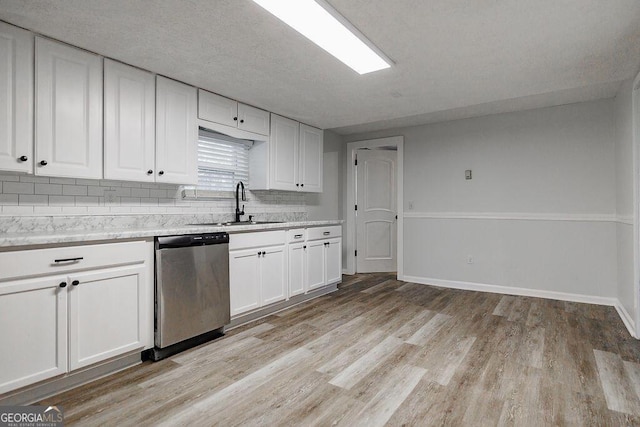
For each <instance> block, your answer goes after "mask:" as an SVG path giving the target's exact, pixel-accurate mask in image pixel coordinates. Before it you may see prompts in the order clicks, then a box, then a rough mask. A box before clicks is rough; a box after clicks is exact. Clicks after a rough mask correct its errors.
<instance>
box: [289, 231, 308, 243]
mask: <svg viewBox="0 0 640 427" xmlns="http://www.w3.org/2000/svg"><path fill="white" fill-rule="evenodd" d="M306 237H307V231H306V230H305V229H304V228H296V229H295V230H289V231H287V242H288V243H295V242H304V240H305V239H306Z"/></svg>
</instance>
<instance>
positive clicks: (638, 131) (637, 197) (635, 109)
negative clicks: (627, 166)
mask: <svg viewBox="0 0 640 427" xmlns="http://www.w3.org/2000/svg"><path fill="white" fill-rule="evenodd" d="M631 91H632V92H631V115H632V117H631V123H632V135H631V137H632V150H633V236H634V238H633V294H634V301H633V305H634V311H635V313H634V318H633V319H632V320H633V322H634V324H633V325H632V328H633V329H634V331H633V332H634V333H632V335H633V336H634V338H640V73H638V74H637V75H636V77H635V79H634V80H633V85H632V86H631ZM618 304H620V305H622V304H621V303H620V302H618ZM621 317H622V316H621ZM629 317H630V316H629Z"/></svg>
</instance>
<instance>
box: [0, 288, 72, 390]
mask: <svg viewBox="0 0 640 427" xmlns="http://www.w3.org/2000/svg"><path fill="white" fill-rule="evenodd" d="M60 283H65V286H66V277H64V276H60V277H46V278H40V279H29V280H20V281H15V282H11V283H8V284H4V285H1V286H0V342H1V343H2V347H3V351H0V366H2V369H0V394H2V393H5V392H8V391H11V390H14V389H17V388H19V387H23V386H26V385H29V384H33V383H35V382H38V381H42V380H46V379H48V378H51V377H55V376H57V375H61V374H64V373H65V372H67V293H66V291H65V289H62V288H60Z"/></svg>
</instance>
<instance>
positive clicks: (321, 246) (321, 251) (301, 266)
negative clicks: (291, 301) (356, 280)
mask: <svg viewBox="0 0 640 427" xmlns="http://www.w3.org/2000/svg"><path fill="white" fill-rule="evenodd" d="M289 233H290V237H289V296H290V297H292V296H295V295H299V294H304V293H307V292H308V291H312V290H314V289H319V288H322V287H324V286H327V285H331V284H334V283H338V282H340V281H341V280H342V238H341V237H340V235H341V227H339V226H338V227H336V226H333V227H316V228H309V229H307V230H306V231H302V230H290V231H289ZM325 233H328V234H325ZM325 236H330V237H331V238H325ZM314 239H315V240H314ZM301 240H302V241H301Z"/></svg>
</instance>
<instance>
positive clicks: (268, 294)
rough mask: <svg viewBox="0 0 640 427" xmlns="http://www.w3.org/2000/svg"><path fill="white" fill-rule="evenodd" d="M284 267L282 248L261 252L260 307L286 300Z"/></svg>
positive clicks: (284, 259)
mask: <svg viewBox="0 0 640 427" xmlns="http://www.w3.org/2000/svg"><path fill="white" fill-rule="evenodd" d="M286 265H287V263H286V256H285V247H284V246H277V247H273V248H266V249H263V250H262V255H261V256H260V278H261V280H262V283H261V286H260V289H261V291H262V305H268V304H272V303H274V302H278V301H284V300H285V299H287V269H286Z"/></svg>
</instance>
